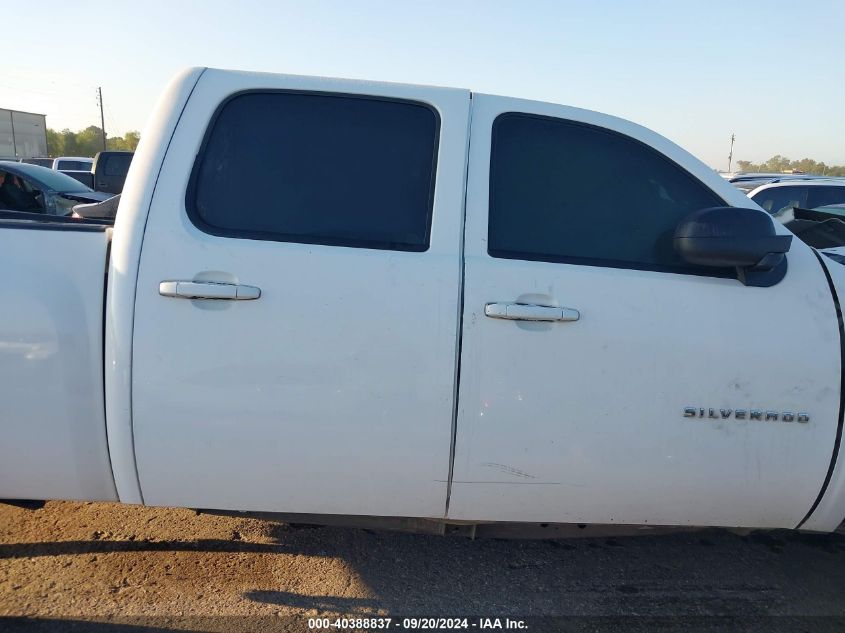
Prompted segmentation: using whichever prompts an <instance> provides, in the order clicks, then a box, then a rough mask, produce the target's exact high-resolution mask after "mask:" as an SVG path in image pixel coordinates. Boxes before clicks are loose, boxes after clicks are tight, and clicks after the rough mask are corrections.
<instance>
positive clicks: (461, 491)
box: [0, 68, 845, 531]
mask: <svg viewBox="0 0 845 633" xmlns="http://www.w3.org/2000/svg"><path fill="white" fill-rule="evenodd" d="M0 267H1V268H2V270H5V271H12V270H13V271H14V274H7V275H4V276H3V277H2V281H0V290H2V296H3V306H4V318H3V319H2V323H0V328H2V329H0V411H2V413H1V414H0V497H3V498H16V499H87V500H101V501H121V502H124V503H130V504H147V505H154V506H183V507H190V508H201V509H213V510H216V511H222V512H229V511H251V512H269V513H281V514H282V515H287V514H309V515H317V516H319V517H337V516H346V517H356V516H357V517H360V516H367V517H407V518H417V519H428V520H433V521H436V522H438V523H440V524H447V523H457V524H487V523H491V522H513V523H518V524H521V525H523V524H546V523H550V524H562V525H579V524H580V525H583V524H595V525H633V526H681V527H685V526H723V527H744V528H799V529H803V530H814V531H831V530H834V529H835V528H836V527H837V526H838V525H839V524H840V522H841V521H842V519H843V517H845V463H843V462H845V460H843V459H841V458H840V441H841V435H842V422H843V367H842V359H843V324H842V319H841V307H840V303H839V302H840V298H841V297H843V296H845V267H843V266H842V265H841V264H839V263H837V262H836V261H834V260H833V259H831V258H829V257H827V256H825V255H823V254H821V253H819V252H817V251H816V250H814V249H813V248H811V247H810V246H808V245H806V244H804V243H803V242H801V241H800V240H798V239H793V236H792V234H791V233H790V232H789V231H788V230H787V229H786V228H785V227H784V226H782V225H780V224H778V223H776V222H774V221H773V219H772V218H771V216H770V215H769V214H767V213H765V212H764V211H763V210H762V209H761V208H759V207H758V206H757V205H756V204H755V203H754V202H753V201H751V200H749V199H748V198H747V197H746V196H745V195H744V194H743V193H742V192H741V191H740V190H738V189H736V188H735V187H734V186H732V185H731V184H730V183H728V182H727V181H726V180H725V179H723V178H721V177H720V176H719V175H718V174H716V173H715V172H714V171H712V170H711V169H710V168H708V167H707V166H706V165H704V164H703V163H701V162H700V161H699V160H697V159H696V158H694V157H693V156H691V155H690V154H689V153H687V152H686V151H684V150H682V149H681V148H680V147H678V146H677V145H675V144H674V143H672V142H670V141H668V140H667V139H665V138H663V137H661V136H659V135H657V134H655V133H654V132H651V131H649V130H647V129H644V128H642V127H640V126H638V125H635V124H633V123H630V122H627V121H624V120H622V119H618V118H615V117H612V116H608V115H604V114H599V113H596V112H591V111H587V110H582V109H578V108H573V107H567V106H562V105H555V104H550V103H539V102H534V101H527V100H521V99H514V98H508V97H500V96H493V95H488V94H479V93H474V92H470V91H468V90H460V89H450V88H432V87H423V86H414V85H398V84H387V83H377V82H369V81H348V80H340V79H323V78H313V77H300V76H291V75H274V74H259V73H249V72H235V71H224V70H215V69H202V68H197V69H189V70H186V71H184V72H182V73H181V74H179V75H178V76H177V77H176V78H175V79H174V80H173V82H172V83H171V84H170V86H169V87H168V88H167V89H166V91H165V92H164V94H163V96H162V97H161V98H160V100H159V102H158V104H157V106H156V108H155V111H154V113H153V115H152V117H151V120H150V123H149V125H148V127H147V129H146V130H145V132H144V134H143V135H142V137H141V142H140V145H139V147H138V150H137V152H136V155H135V157H134V160H133V162H132V166H131V168H130V170H129V174H128V177H127V181H126V186H125V188H124V191H123V195H122V198H121V200H120V206H119V210H118V212H117V216H116V220H115V223H114V227H113V228H112V227H108V226H104V224H103V221H102V220H100V221H97V222H94V221H87V220H85V219H84V218H83V219H81V220H65V221H61V222H58V221H54V220H53V219H52V218H51V217H49V216H46V215H45V216H41V217H39V218H38V219H32V218H27V219H25V220H16V219H14V218H5V219H2V220H0ZM104 275H105V283H104Z"/></svg>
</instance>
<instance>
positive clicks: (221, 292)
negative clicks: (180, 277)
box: [158, 281, 261, 301]
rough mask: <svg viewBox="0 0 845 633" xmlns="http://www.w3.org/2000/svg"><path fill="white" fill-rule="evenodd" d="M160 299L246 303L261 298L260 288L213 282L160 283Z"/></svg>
mask: <svg viewBox="0 0 845 633" xmlns="http://www.w3.org/2000/svg"><path fill="white" fill-rule="evenodd" d="M158 294H160V295H161V296H162V297H179V298H181V299H222V300H225V301H248V300H250V299H258V297H260V296H261V288H256V287H255V286H244V285H241V284H223V283H217V282H214V281H162V282H161V283H160V284H159V285H158Z"/></svg>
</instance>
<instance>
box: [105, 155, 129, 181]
mask: <svg viewBox="0 0 845 633" xmlns="http://www.w3.org/2000/svg"><path fill="white" fill-rule="evenodd" d="M131 162H132V155H131V154H113V155H111V156H107V157H106V165H105V167H104V168H103V170H104V171H105V174H106V176H125V175H126V173H127V172H128V171H129V164H130V163H131Z"/></svg>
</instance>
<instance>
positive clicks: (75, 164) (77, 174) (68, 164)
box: [53, 156, 94, 189]
mask: <svg viewBox="0 0 845 633" xmlns="http://www.w3.org/2000/svg"><path fill="white" fill-rule="evenodd" d="M93 167H94V159H93V158H88V157H86V156H59V157H58V158H54V159H53V169H54V170H55V171H60V172H62V173H63V174H67V175H68V176H70V177H71V178H74V179H75V180H78V181H79V182H81V183H82V184H83V185H85V186H86V187H91V188H92V189H93V188H94V174H93V172H92V169H93Z"/></svg>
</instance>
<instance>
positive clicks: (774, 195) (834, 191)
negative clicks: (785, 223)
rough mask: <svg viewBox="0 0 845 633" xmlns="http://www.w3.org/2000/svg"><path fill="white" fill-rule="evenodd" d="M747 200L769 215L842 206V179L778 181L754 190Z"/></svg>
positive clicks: (844, 189)
mask: <svg viewBox="0 0 845 633" xmlns="http://www.w3.org/2000/svg"><path fill="white" fill-rule="evenodd" d="M748 197H749V198H751V199H752V200H753V201H754V202H756V203H757V204H759V205H760V206H761V207H763V209H765V210H766V211H768V212H769V213H771V214H773V215H774V214H777V213H779V212H781V211H784V210H785V209H790V208H794V207H800V208H802V209H815V208H816V207H821V206H823V205H828V204H837V203H845V178H812V179H810V180H804V179H788V180H779V181H778V182H770V183H767V184H764V185H761V186H758V187H756V188H755V189H753V190H752V191H750V192H749V193H748Z"/></svg>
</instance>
